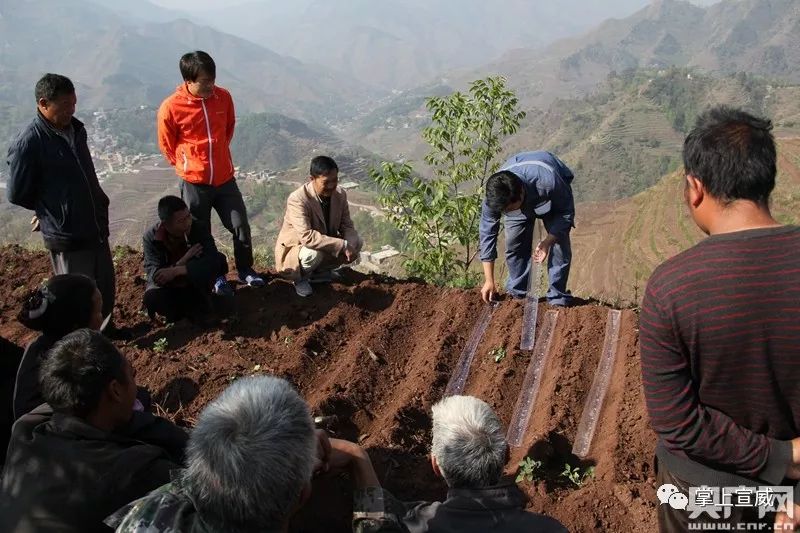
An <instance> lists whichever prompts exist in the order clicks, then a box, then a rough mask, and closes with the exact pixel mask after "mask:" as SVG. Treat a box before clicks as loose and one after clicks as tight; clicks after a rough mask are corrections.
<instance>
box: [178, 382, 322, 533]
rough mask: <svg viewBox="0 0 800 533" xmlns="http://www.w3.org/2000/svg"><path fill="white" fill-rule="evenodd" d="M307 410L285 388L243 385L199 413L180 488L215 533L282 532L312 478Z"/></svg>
mask: <svg viewBox="0 0 800 533" xmlns="http://www.w3.org/2000/svg"><path fill="white" fill-rule="evenodd" d="M315 446H316V441H315V437H314V426H313V423H312V421H311V414H310V413H309V410H308V406H307V405H306V403H305V402H304V401H303V399H302V398H301V397H300V395H299V394H297V392H296V391H295V390H294V389H293V388H292V387H291V385H289V383H287V382H286V381H284V380H282V379H279V378H275V377H268V376H258V377H248V378H241V379H238V380H237V381H235V382H234V383H233V384H232V385H231V386H229V387H228V388H227V389H226V390H225V391H224V392H223V393H222V394H221V395H220V396H219V397H218V398H217V399H216V400H214V401H213V402H211V403H210V404H209V405H208V406H207V407H206V408H205V409H204V410H203V412H202V413H201V414H200V418H199V419H198V421H197V426H196V427H195V429H194V430H193V431H192V434H191V436H190V438H189V444H188V446H187V454H186V462H187V468H186V470H185V472H184V474H183V484H184V486H185V488H186V490H187V492H188V493H189V495H190V496H191V497H192V499H193V500H194V502H195V505H196V506H197V511H198V513H199V514H200V516H201V517H202V519H203V521H205V522H206V523H207V524H208V525H209V526H212V527H213V528H215V529H216V530H218V531H231V532H233V531H280V530H281V529H282V527H283V526H284V524H285V523H286V521H287V520H288V518H289V516H290V513H291V511H292V507H293V505H294V504H296V503H297V502H298V500H299V497H300V493H301V491H302V489H303V486H304V485H306V484H307V483H308V482H309V481H310V479H311V472H312V468H313V458H314V452H315Z"/></svg>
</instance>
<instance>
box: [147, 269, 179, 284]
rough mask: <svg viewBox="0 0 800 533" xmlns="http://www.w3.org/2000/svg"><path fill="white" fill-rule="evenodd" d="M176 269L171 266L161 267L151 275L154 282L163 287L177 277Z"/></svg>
mask: <svg viewBox="0 0 800 533" xmlns="http://www.w3.org/2000/svg"><path fill="white" fill-rule="evenodd" d="M176 270H177V269H175V268H173V267H167V268H162V269H160V270H158V271H156V273H155V275H154V276H153V281H155V282H156V285H158V286H160V287H163V286H164V285H166V284H168V283H169V282H170V281H172V280H173V279H175V278H176V277H177V271H176Z"/></svg>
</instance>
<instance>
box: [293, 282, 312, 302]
mask: <svg viewBox="0 0 800 533" xmlns="http://www.w3.org/2000/svg"><path fill="white" fill-rule="evenodd" d="M294 292H296V293H297V295H298V296H302V297H303V298H305V297H306V296H311V295H312V294H313V293H314V289H312V288H311V284H310V283H309V282H308V279H306V278H303V279H301V280H299V281H295V282H294Z"/></svg>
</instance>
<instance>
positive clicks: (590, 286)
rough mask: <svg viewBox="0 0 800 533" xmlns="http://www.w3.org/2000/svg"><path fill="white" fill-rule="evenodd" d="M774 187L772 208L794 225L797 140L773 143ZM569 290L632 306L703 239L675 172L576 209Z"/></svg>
mask: <svg viewBox="0 0 800 533" xmlns="http://www.w3.org/2000/svg"><path fill="white" fill-rule="evenodd" d="M779 150H780V152H779V174H778V184H777V187H776V190H775V193H774V194H773V198H772V208H773V212H774V214H775V215H776V216H777V218H778V220H780V221H781V222H783V223H786V224H797V223H799V222H800V138H798V137H794V138H783V139H780V140H779ZM576 224H577V227H576V228H575V230H574V231H573V240H572V242H573V248H574V249H573V254H574V257H575V260H574V264H573V267H572V272H571V274H570V285H571V287H572V291H573V292H574V293H576V294H580V295H582V296H586V295H591V296H593V297H595V298H598V299H600V300H602V301H606V302H610V303H612V304H622V303H626V304H627V303H637V302H638V301H639V300H640V299H641V297H642V295H643V292H644V288H645V285H646V282H647V279H648V278H649V276H650V274H651V273H652V271H653V269H654V268H655V267H656V266H658V264H660V263H661V262H662V261H664V260H665V259H667V258H669V257H671V256H673V255H675V254H676V253H678V252H680V251H682V250H685V249H686V248H688V247H690V246H691V245H693V244H694V243H696V242H698V241H699V240H700V239H702V238H703V235H702V233H701V232H700V230H698V229H697V228H696V226H695V225H694V223H693V222H692V220H691V219H690V217H689V215H688V213H687V211H686V208H685V206H684V204H683V179H682V173H680V172H675V173H672V174H670V175H668V176H666V177H664V178H663V179H662V180H661V181H659V182H658V183H657V184H656V185H655V186H653V187H652V188H650V189H648V190H646V191H645V192H643V193H640V194H637V195H636V196H633V197H632V198H628V199H625V200H621V201H617V202H602V203H587V204H581V205H580V206H579V207H578V214H577V223H576Z"/></svg>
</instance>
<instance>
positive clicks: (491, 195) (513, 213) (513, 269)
mask: <svg viewBox="0 0 800 533" xmlns="http://www.w3.org/2000/svg"><path fill="white" fill-rule="evenodd" d="M573 177H574V176H573V174H572V171H571V170H570V169H569V168H568V167H567V165H565V164H564V162H563V161H561V160H560V159H559V158H557V157H556V156H555V155H553V154H551V153H550V152H543V151H539V152H522V153H519V154H517V155H515V156H513V157H512V158H511V159H509V160H508V161H506V162H505V163H504V164H503V166H502V167H501V169H500V171H499V172H497V173H496V174H493V175H491V176H490V177H489V179H488V180H486V200H485V201H484V203H483V207H482V209H481V222H480V229H479V233H480V259H481V262H482V263H483V275H484V279H485V281H484V284H483V287H482V288H481V298H483V300H484V301H486V302H490V301H492V300H493V299H494V296H495V295H496V294H497V286H496V284H495V279H494V261H495V259H497V234H498V231H499V229H500V217H501V216H502V215H503V214H505V216H506V221H505V228H506V263H507V265H508V283H507V284H506V288H507V290H508V292H509V294H511V296H513V297H515V298H523V297H525V294H526V293H527V290H528V276H529V274H530V271H531V259H532V260H533V261H536V262H537V263H541V262H543V261H544V260H545V258H548V256H549V258H548V261H547V269H548V270H547V272H548V277H549V279H550V289H549V290H548V291H547V301H548V303H550V304H551V305H558V306H568V305H569V304H570V300H571V296H570V295H569V293H568V292H567V279H568V278H569V265H570V261H571V260H572V248H571V247H570V242H569V232H570V230H571V229H572V228H573V227H574V220H575V201H574V200H573V197H572V186H571V184H572V179H573ZM537 218H541V219H542V221H543V222H544V227H545V230H547V236H546V237H545V238H544V239H542V240H541V241H540V242H539V243H538V244H537V245H536V249H535V250H532V248H533V224H534V222H535V221H536V219H537Z"/></svg>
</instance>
